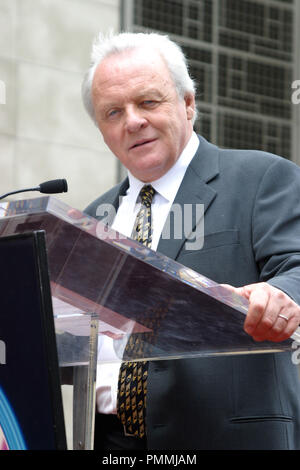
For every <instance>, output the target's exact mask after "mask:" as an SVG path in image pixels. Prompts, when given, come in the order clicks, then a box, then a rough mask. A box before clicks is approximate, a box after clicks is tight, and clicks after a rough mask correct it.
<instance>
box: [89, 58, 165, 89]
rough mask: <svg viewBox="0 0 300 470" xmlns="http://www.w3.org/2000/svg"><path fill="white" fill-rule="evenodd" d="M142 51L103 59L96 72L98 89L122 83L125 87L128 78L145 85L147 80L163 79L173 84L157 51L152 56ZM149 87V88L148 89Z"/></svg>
mask: <svg viewBox="0 0 300 470" xmlns="http://www.w3.org/2000/svg"><path fill="white" fill-rule="evenodd" d="M141 52H142V51H141V50H140V49H137V50H135V49H134V50H129V51H123V52H122V53H114V54H111V55H109V56H108V57H106V58H105V59H103V61H102V62H101V63H100V64H99V65H98V67H97V68H96V71H95V76H94V82H93V85H95V86H96V87H98V86H101V85H102V86H103V85H105V84H106V85H107V84H108V85H109V84H110V83H115V84H116V83H117V82H120V84H121V85H122V86H124V81H126V77H128V79H130V80H131V81H133V80H134V81H135V82H136V83H137V84H138V82H141V83H144V85H146V83H145V81H146V80H147V81H148V82H150V83H147V85H148V86H151V80H156V79H162V80H163V81H164V82H165V83H167V82H168V83H173V80H172V79H171V76H170V72H169V69H168V67H167V66H166V64H165V62H164V60H163V59H162V58H161V56H160V54H159V53H158V52H157V51H153V50H152V49H151V53H152V55H145V51H143V53H141ZM148 86H147V88H148Z"/></svg>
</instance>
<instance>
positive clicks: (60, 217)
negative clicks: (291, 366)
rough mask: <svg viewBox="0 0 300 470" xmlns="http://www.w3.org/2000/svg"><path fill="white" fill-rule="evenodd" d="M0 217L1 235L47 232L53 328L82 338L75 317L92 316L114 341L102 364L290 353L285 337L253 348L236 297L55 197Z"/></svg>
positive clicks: (16, 205) (19, 205) (19, 204)
mask: <svg viewBox="0 0 300 470" xmlns="http://www.w3.org/2000/svg"><path fill="white" fill-rule="evenodd" d="M0 216H1V218H0V236H6V235H11V234H15V233H21V232H25V231H32V230H44V231H45V232H46V240H47V251H48V263H49V271H50V279H51V291H52V299H53V308H54V315H55V318H56V320H57V323H60V325H62V324H63V325H64V328H65V330H66V331H68V329H69V332H70V334H72V335H76V334H78V335H82V336H84V334H82V333H83V331H84V328H81V327H80V324H84V319H83V318H81V317H82V316H84V315H96V316H97V318H98V319H99V322H98V325H99V334H102V335H107V336H109V337H111V338H113V340H114V351H113V354H112V355H111V357H106V358H105V359H102V360H105V361H114V360H116V359H124V360H128V359H135V360H142V359H170V358H178V357H195V356H205V355H218V354H238V353H251V352H257V351H258V350H259V351H261V352H269V351H279V350H285V349H290V348H291V340H288V341H285V342H283V343H280V344H277V343H276V344H275V343H270V342H263V343H256V342H255V341H253V340H252V339H251V338H250V337H249V336H248V335H247V334H246V333H245V332H244V331H243V323H244V319H245V314H246V312H247V305H248V304H247V301H246V300H245V299H244V298H243V297H241V296H237V295H235V294H233V293H232V292H231V291H230V290H228V289H226V288H225V287H223V286H220V285H218V284H216V283H215V282H213V281H212V280H210V279H208V278H206V277H204V276H202V275H200V274H198V273H196V272H194V271H193V270H191V269H189V268H186V267H185V266H183V265H181V264H179V263H177V262H175V261H173V260H171V259H169V258H168V257H166V256H164V255H161V254H160V253H157V252H154V251H152V250H151V249H149V248H146V247H144V246H143V245H140V244H139V243H137V242H136V241H134V240H131V239H130V238H126V237H125V236H123V235H121V234H119V233H117V232H115V231H114V230H112V229H111V228H108V227H106V226H105V225H104V224H103V223H101V222H99V221H97V220H96V219H94V218H92V217H90V216H88V215H86V214H84V213H83V212H80V211H78V210H76V209H73V208H71V207H69V206H68V205H67V204H64V203H63V202H62V201H61V200H58V199H56V198H54V197H40V198H36V199H28V200H22V201H12V202H8V203H4V204H1V205H0ZM79 319H80V320H79ZM298 337H299V336H298ZM129 338H130V342H129V341H128V340H129ZM99 344H101V341H100V342H99ZM99 358H100V360H101V354H100V355H99Z"/></svg>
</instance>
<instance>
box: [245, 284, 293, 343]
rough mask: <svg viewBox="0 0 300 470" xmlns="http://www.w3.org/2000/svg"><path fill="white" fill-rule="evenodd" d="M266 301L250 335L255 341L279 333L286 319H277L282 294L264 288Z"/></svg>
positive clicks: (282, 303)
mask: <svg viewBox="0 0 300 470" xmlns="http://www.w3.org/2000/svg"><path fill="white" fill-rule="evenodd" d="M265 289H266V290H265V292H266V295H267V296H268V302H267V305H266V307H265V310H264V312H263V314H262V316H261V318H260V320H259V321H258V322H257V325H256V327H255V329H253V331H252V336H253V338H254V339H255V340H256V341H264V340H266V339H268V338H269V337H270V336H273V335H275V336H276V335H278V334H280V333H281V332H282V331H283V330H284V329H285V328H286V323H287V321H286V320H285V319H284V318H279V319H278V314H279V312H280V311H281V309H282V308H283V305H284V294H282V295H281V293H280V292H279V293H277V292H276V291H274V290H273V289H272V288H270V287H268V286H267V287H266V288H265Z"/></svg>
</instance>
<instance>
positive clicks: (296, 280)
mask: <svg viewBox="0 0 300 470" xmlns="http://www.w3.org/2000/svg"><path fill="white" fill-rule="evenodd" d="M252 234H253V249H254V253H255V259H256V262H257V264H258V266H259V268H260V272H261V275H260V281H267V282H269V283H270V284H272V285H273V286H274V287H277V288H279V289H281V290H282V291H284V292H285V293H286V294H288V295H289V296H290V297H291V298H293V300H295V301H296V302H297V303H298V304H300V168H299V167H298V166H297V165H295V164H294V163H292V162H290V161H288V160H285V159H282V158H280V159H276V160H275V162H273V163H272V165H271V166H270V167H269V168H268V170H267V171H266V172H265V173H264V176H263V177H262V179H261V182H260V184H259V187H258V191H257V194H256V199H255V204H254V208H253V217H252Z"/></svg>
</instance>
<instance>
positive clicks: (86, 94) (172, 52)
mask: <svg viewBox="0 0 300 470" xmlns="http://www.w3.org/2000/svg"><path fill="white" fill-rule="evenodd" d="M140 47H145V48H149V47H150V48H151V49H156V50H157V51H158V52H159V54H160V55H161V57H162V58H163V59H164V61H165V63H166V65H167V67H168V69H169V72H170V75H171V78H172V80H173V82H174V85H175V88H176V90H177V93H178V95H179V97H180V98H182V99H183V98H184V97H185V96H186V94H188V93H191V94H193V95H195V94H196V87H195V83H194V81H193V79H192V78H191V77H190V75H189V72H188V65H187V61H186V58H185V56H184V54H183V52H182V49H181V48H180V47H179V46H178V45H177V44H176V43H175V42H173V41H171V40H170V39H169V37H168V36H166V35H162V34H157V33H118V34H113V33H109V34H108V35H106V36H105V35H103V34H101V33H100V34H99V35H98V36H97V37H96V39H95V41H94V44H93V47H92V54H91V65H90V67H89V69H88V71H87V73H86V75H85V77H84V80H83V83H82V99H83V104H84V106H85V109H86V110H87V112H88V114H89V115H90V117H91V118H92V120H93V121H94V122H95V124H97V123H96V119H95V113H94V107H93V103H92V95H91V89H92V83H93V78H94V73H95V70H96V68H97V67H98V65H99V64H100V63H101V61H102V60H103V59H105V58H106V57H108V56H110V55H112V54H119V53H122V52H124V51H127V50H133V49H137V48H140ZM195 118H196V111H195V113H194V119H193V122H194V120H195Z"/></svg>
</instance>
